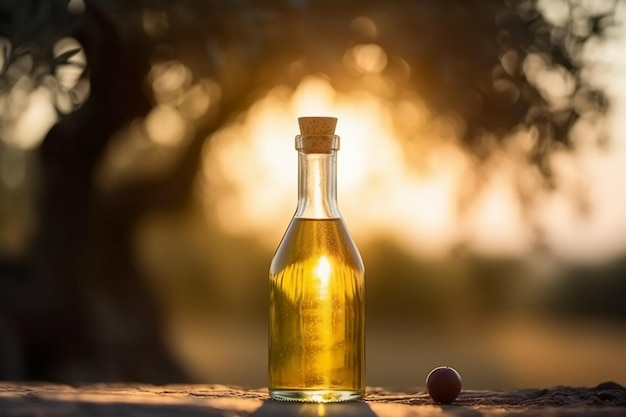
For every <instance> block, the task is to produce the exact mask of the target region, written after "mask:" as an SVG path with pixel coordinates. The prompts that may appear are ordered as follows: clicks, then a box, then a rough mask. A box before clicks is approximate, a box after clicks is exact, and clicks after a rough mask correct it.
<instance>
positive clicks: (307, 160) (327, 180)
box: [295, 150, 341, 219]
mask: <svg viewBox="0 0 626 417" xmlns="http://www.w3.org/2000/svg"><path fill="white" fill-rule="evenodd" d="M295 217H300V218H308V219H337V218H340V217H341V214H339V206H338V205H337V152H336V151H335V150H332V151H330V152H329V153H306V152H303V151H302V150H299V151H298V208H297V209H296V214H295Z"/></svg>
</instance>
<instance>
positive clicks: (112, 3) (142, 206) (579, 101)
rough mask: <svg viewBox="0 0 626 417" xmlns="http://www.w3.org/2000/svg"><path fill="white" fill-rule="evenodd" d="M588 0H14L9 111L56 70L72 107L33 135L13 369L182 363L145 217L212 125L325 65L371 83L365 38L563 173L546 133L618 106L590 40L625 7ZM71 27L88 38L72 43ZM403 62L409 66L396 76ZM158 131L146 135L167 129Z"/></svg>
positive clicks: (447, 111)
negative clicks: (173, 345)
mask: <svg viewBox="0 0 626 417" xmlns="http://www.w3.org/2000/svg"><path fill="white" fill-rule="evenodd" d="M585 4H586V2H583V1H570V2H568V3H565V2H563V3H561V2H559V7H564V8H566V9H567V13H565V15H566V19H565V20H564V21H563V22H561V23H559V24H554V23H551V22H549V21H547V20H546V19H545V18H544V16H543V15H542V14H541V13H540V11H539V9H538V4H537V1H535V0H523V1H513V0H509V1H500V2H496V1H491V0H484V1H472V2H469V1H466V0H448V1H428V0H420V1H397V2H382V1H374V0H366V1H341V2H335V1H332V0H320V1H307V0H291V1H288V0H285V1H239V0H237V1H234V0H233V1H229V0H226V1H224V0H215V1H213V0H179V1H175V2H171V1H164V0H134V1H128V0H48V1H45V2H41V1H38V0H21V1H11V0H4V1H0V36H1V37H2V39H3V41H2V52H3V56H2V68H1V71H2V80H1V81H0V94H2V95H3V97H8V98H7V99H6V100H4V101H3V102H2V106H4V109H3V110H6V109H7V106H10V105H15V103H17V100H18V98H19V97H17V96H18V95H19V94H18V92H20V91H21V92H22V93H23V94H22V95H21V96H20V97H23V96H24V95H26V96H27V95H28V94H30V93H32V92H34V91H38V90H37V88H39V87H41V86H43V87H45V88H48V89H49V90H50V91H52V92H53V93H54V94H52V96H51V97H53V104H54V106H55V109H56V112H57V114H56V117H57V119H58V121H57V123H56V124H55V125H54V127H52V128H51V129H50V130H49V132H48V133H47V134H46V135H45V138H43V141H42V142H41V145H39V146H38V145H37V144H36V143H35V144H33V145H32V146H31V148H32V149H35V152H37V153H38V154H39V156H40V167H39V170H40V171H39V172H40V175H39V181H40V184H39V186H38V189H39V190H40V194H39V197H38V201H39V205H38V210H37V224H38V228H37V230H36V234H35V236H34V238H33V242H32V245H31V250H30V251H29V253H28V254H23V258H24V260H25V261H24V262H27V264H28V268H27V270H26V272H24V279H20V280H12V281H11V282H9V281H7V280H3V282H4V283H3V284H2V285H5V286H6V287H7V288H9V286H10V287H11V291H12V294H15V291H18V290H16V289H15V288H16V287H19V291H22V292H21V293H20V295H19V296H13V297H11V300H8V301H7V302H10V304H7V305H8V306H10V307H6V308H7V309H8V310H9V311H10V313H7V314H5V317H6V318H5V322H6V323H9V324H8V325H6V326H4V327H2V326H0V331H4V332H5V333H6V334H9V333H10V337H11V340H15V341H16V342H15V343H16V344H18V345H20V346H21V351H22V352H23V356H22V358H21V359H20V358H15V359H16V360H21V363H23V367H22V368H20V369H21V371H20V370H14V371H13V372H15V373H18V374H19V373H20V372H21V374H20V375H12V376H17V377H20V378H31V379H46V380H65V381H73V380H144V381H151V382H166V381H168V382H172V381H176V380H184V379H185V378H186V377H185V373H184V372H183V371H181V369H180V367H179V366H178V365H177V364H176V362H175V361H174V360H173V359H172V357H171V355H170V354H169V353H168V350H167V347H166V344H165V343H164V341H163V336H162V334H161V332H162V325H161V324H162V317H161V316H160V314H161V313H160V312H159V309H158V308H157V306H156V304H155V302H154V300H153V297H152V295H151V293H150V291H149V288H148V286H147V283H146V281H145V280H144V279H142V277H141V271H140V270H139V268H138V267H137V265H136V260H135V258H134V254H133V251H132V241H133V236H134V235H133V233H134V231H135V229H136V227H137V224H138V221H139V220H140V219H142V218H143V217H144V216H145V215H146V214H147V213H149V212H151V211H159V210H176V209H179V208H181V207H183V206H184V204H185V202H186V201H187V199H188V197H189V194H190V192H191V190H192V185H193V181H194V176H195V174H196V172H197V171H198V166H199V163H200V159H201V158H200V156H201V150H202V146H203V144H204V142H205V140H206V139H207V138H209V137H210V136H211V134H212V133H213V132H214V131H216V129H218V128H219V127H220V126H222V125H223V124H224V123H225V122H226V121H227V120H229V119H231V118H234V117H236V116H237V115H239V114H241V113H242V112H244V111H245V110H246V109H247V108H248V107H249V106H250V105H251V104H252V103H253V102H254V100H255V98H257V97H259V96H261V95H262V94H263V93H264V91H266V90H267V88H270V87H272V86H276V85H281V84H286V85H291V86H295V85H297V84H298V82H299V81H300V80H301V79H302V78H303V77H304V76H305V75H307V74H312V73H320V72H321V73H324V74H327V75H328V76H329V79H330V81H331V83H332V84H333V85H334V86H335V88H337V89H341V90H345V89H350V88H362V83H361V81H362V75H361V74H359V73H357V72H355V71H354V69H353V68H350V67H349V66H347V65H345V63H344V55H345V54H346V51H348V50H349V48H352V47H354V46H355V45H359V44H369V43H375V44H378V45H379V46H380V47H382V48H383V49H384V51H385V52H386V54H387V56H388V57H389V60H388V62H389V64H388V65H387V66H386V67H385V69H384V71H383V75H384V76H387V77H388V78H389V79H391V80H395V82H396V84H395V88H394V90H393V91H394V92H393V93H392V95H393V97H390V98H391V99H401V98H402V97H404V96H405V95H407V94H415V93H417V94H419V96H420V97H421V98H422V99H423V100H424V102H425V103H426V104H427V105H429V106H430V107H431V109H432V111H433V113H434V114H437V115H444V116H446V117H449V118H450V119H451V120H454V121H455V123H456V127H457V129H458V134H459V136H460V137H461V139H462V143H463V144H464V145H465V146H466V148H467V149H468V150H470V151H471V152H473V153H474V154H475V155H476V156H477V157H478V158H479V159H480V158H485V157H486V156H488V154H489V152H490V151H491V150H493V149H494V147H495V146H496V145H497V143H498V142H501V141H504V140H505V139H504V138H505V137H506V135H505V134H506V133H507V132H511V131H514V130H515V129H518V128H520V127H528V128H535V129H536V130H537V132H538V135H537V140H536V142H535V143H534V145H533V152H532V153H531V159H532V161H533V163H535V164H536V166H537V167H538V169H539V170H540V171H541V172H542V173H543V174H544V175H545V178H548V179H549V177H550V171H549V165H548V164H547V163H546V161H547V155H548V153H549V150H550V149H551V148H552V147H553V145H555V144H562V145H565V146H570V145H571V143H570V141H569V136H568V132H569V130H570V128H571V127H572V126H573V124H574V123H575V122H576V121H577V120H578V119H579V118H580V117H582V116H583V115H585V114H588V113H590V112H591V113H601V112H602V111H604V110H605V109H606V106H607V102H606V100H605V98H604V96H603V95H602V94H601V93H600V92H599V91H597V90H596V89H595V88H594V87H593V85H591V84H589V82H588V81H587V79H586V78H585V77H584V73H583V66H582V62H581V50H582V47H583V46H584V45H585V43H586V42H587V41H588V40H589V39H591V38H593V37H596V36H603V34H604V33H605V31H606V28H607V27H608V25H610V23H611V18H612V14H611V12H612V7H611V6H610V5H609V7H605V8H604V9H602V10H600V11H598V10H599V9H598V10H596V9H593V10H590V9H586V8H585ZM613 7H614V6H613ZM66 37H72V38H73V39H75V40H76V41H77V42H78V44H79V47H78V48H69V49H68V48H65V49H63V50H60V51H59V48H58V45H59V43H58V42H59V41H60V40H62V39H64V38H66ZM80 54H84V62H85V65H86V67H85V68H84V69H85V71H84V72H82V70H81V71H80V72H81V74H82V75H80V80H83V81H87V82H88V89H86V88H85V83H80V82H79V83H77V84H76V85H74V86H72V87H67V86H65V85H64V83H63V80H62V71H59V69H60V68H65V67H68V66H74V67H80V66H81V65H80V63H77V61H76V57H77V56H78V55H80ZM533 63H534V68H536V67H537V66H540V67H541V68H543V69H546V70H550V71H556V72H558V73H559V74H560V75H561V76H562V77H563V79H565V80H566V82H567V83H568V85H571V88H570V89H569V90H568V92H567V94H565V97H564V102H559V105H558V106H557V105H555V102H554V98H553V97H552V96H551V95H550V93H549V91H548V90H546V89H545V86H542V85H540V84H539V83H538V82H537V81H536V80H535V78H533V73H532V72H530V70H529V67H531V65H530V64H533ZM406 64H408V67H409V69H410V70H409V75H408V77H399V76H398V74H399V73H401V72H402V71H404V70H405V69H406ZM168 68H169V69H170V70H177V71H179V75H178V76H173V75H172V73H168V72H167V71H166V70H167V69H168ZM159 70H163V71H165V73H166V76H164V78H159ZM181 71H182V72H181ZM168 74H169V75H168ZM180 74H182V75H180ZM168 76H169V78H167V77H168ZM177 77H178V78H177ZM181 77H182V78H181ZM24 80H28V82H27V83H26V82H25V81H24ZM181 80H182V81H181ZM168 82H169V83H170V84H168ZM172 83H173V84H172ZM76 86H80V87H81V88H80V89H79V88H77V87H76ZM197 86H200V87H202V86H204V88H205V90H206V91H205V94H204V96H202V97H204V98H205V99H208V101H209V104H208V105H207V106H206V109H205V111H202V112H201V114H196V115H195V116H194V117H189V118H186V119H185V120H184V122H185V123H184V128H183V133H182V136H183V137H184V138H186V139H185V140H184V141H181V142H180V144H179V145H180V146H178V147H177V148H176V149H169V150H167V149H166V153H171V155H170V159H168V161H169V163H168V164H162V165H163V166H164V167H165V168H163V169H160V170H158V169H157V170H154V171H149V172H150V174H149V175H139V174H138V172H140V168H141V165H142V164H144V163H146V164H147V161H145V160H144V159H143V158H142V157H138V158H136V159H134V160H132V163H133V164H136V165H137V166H136V167H135V168H136V169H137V170H136V171H131V172H132V173H133V175H129V176H128V177H126V178H123V179H122V180H119V181H114V182H113V183H112V184H109V185H108V186H107V187H103V186H101V185H100V183H99V181H100V177H99V176H100V171H101V170H102V169H103V168H102V167H103V166H106V164H107V163H108V159H107V158H109V156H108V155H109V154H108V153H109V152H110V151H111V148H112V147H113V146H118V145H119V143H118V142H119V140H118V139H116V135H117V134H118V133H119V132H120V131H123V130H124V129H130V128H132V127H133V126H135V127H137V126H139V128H138V129H139V131H140V132H143V134H144V135H148V136H149V134H150V132H149V129H148V128H149V126H148V125H147V122H148V118H149V116H150V115H151V114H152V115H154V114H153V113H152V112H154V109H155V108H156V107H155V106H157V105H163V104H164V103H166V104H167V105H168V106H169V107H168V108H172V107H174V108H176V109H178V110H181V109H180V107H181V106H183V105H184V103H185V101H184V97H187V95H186V94H188V93H189V92H190V91H191V90H192V87H197ZM85 91H87V92H88V94H87V93H86V92H85ZM168 95H169V96H168ZM164 96H167V97H164ZM16 97H17V98H16ZM202 97H201V98H202ZM561 98H563V97H561ZM181 103H182V104H181ZM177 106H178V107H177ZM13 113H16V112H15V111H14V112H13ZM17 113H18V114H14V115H13V116H11V114H12V113H10V112H4V111H3V118H2V131H3V136H2V139H3V141H4V142H5V143H6V146H7V147H10V146H13V145H14V143H13V142H11V137H10V136H11V131H10V127H11V126H12V125H11V122H13V121H14V120H13V121H12V120H11V117H14V118H18V117H19V112H17ZM146 131H148V133H146ZM122 142H123V141H122ZM151 143H152V144H151V145H147V144H145V146H153V147H156V146H158V144H155V143H153V142H151ZM119 146H121V149H122V150H124V149H125V148H124V147H123V143H122V145H119ZM139 154H141V152H139ZM26 260H27V261H26ZM5 294H8V292H5ZM3 329H4V330H3ZM7 337H8V336H7ZM6 340H8V339H6ZM1 363H3V362H2V361H0V364H1ZM18 368H19V367H18ZM16 369H17V368H16ZM2 372H3V370H2V369H0V376H2V375H3V373H2Z"/></svg>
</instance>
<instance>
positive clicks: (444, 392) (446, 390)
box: [426, 366, 461, 404]
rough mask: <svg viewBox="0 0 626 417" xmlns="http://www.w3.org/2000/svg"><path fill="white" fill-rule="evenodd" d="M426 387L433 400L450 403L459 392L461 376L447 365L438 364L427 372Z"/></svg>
mask: <svg viewBox="0 0 626 417" xmlns="http://www.w3.org/2000/svg"><path fill="white" fill-rule="evenodd" d="M426 389H427V391H428V395H430V398H432V399H433V400H434V401H436V402H438V403H441V404H450V403H451V402H452V401H454V400H455V399H456V397H458V396H459V394H460V393H461V376H460V375H459V373H458V372H457V371H455V370H454V369H453V368H450V367H449V366H440V367H438V368H435V369H433V370H432V371H430V373H429V374H428V377H427V378H426Z"/></svg>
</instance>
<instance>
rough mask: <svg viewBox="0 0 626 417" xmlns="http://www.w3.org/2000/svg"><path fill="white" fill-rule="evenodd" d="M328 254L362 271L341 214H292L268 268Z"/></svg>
mask: <svg viewBox="0 0 626 417" xmlns="http://www.w3.org/2000/svg"><path fill="white" fill-rule="evenodd" d="M321 256H327V257H331V258H334V259H336V260H337V261H338V262H342V263H345V264H349V265H351V266H352V268H353V269H355V270H358V271H361V272H362V271H364V267H363V261H362V259H361V255H360V253H359V251H358V249H357V246H356V244H355V243H354V240H353V239H352V237H351V236H350V233H349V232H348V228H347V226H346V224H345V222H344V221H343V219H342V218H341V217H337V218H332V219H310V218H301V217H294V218H293V219H292V220H291V222H290V224H289V226H288V227H287V231H286V232H285V235H284V236H283V238H282V240H281V242H280V244H279V246H278V249H277V250H276V254H275V255H274V258H273V259H272V264H271V267H270V272H272V271H275V272H276V271H277V270H279V269H282V268H284V267H285V266H287V265H289V264H292V263H297V262H300V261H302V260H305V259H308V258H316V257H321Z"/></svg>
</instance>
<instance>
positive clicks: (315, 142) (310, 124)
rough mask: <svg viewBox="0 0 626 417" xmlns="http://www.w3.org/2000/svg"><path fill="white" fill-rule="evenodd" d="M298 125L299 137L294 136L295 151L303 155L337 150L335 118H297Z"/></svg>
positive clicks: (337, 137)
mask: <svg viewBox="0 0 626 417" xmlns="http://www.w3.org/2000/svg"><path fill="white" fill-rule="evenodd" d="M298 124H299V125H300V135H298V136H296V149H298V150H301V151H303V152H305V153H330V152H331V151H333V150H337V149H339V136H337V135H335V127H336V126H337V118H336V117H299V118H298Z"/></svg>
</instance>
